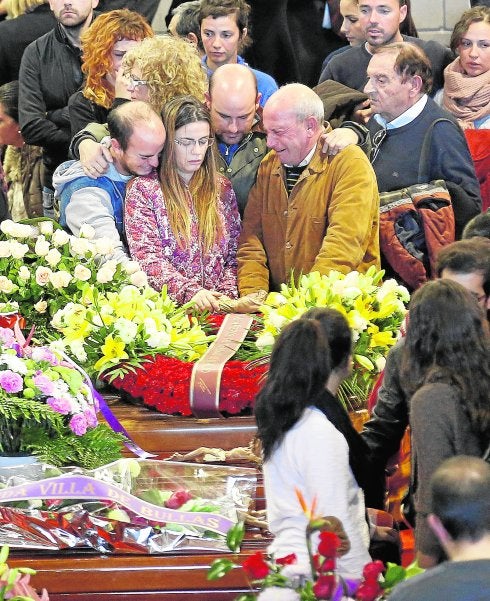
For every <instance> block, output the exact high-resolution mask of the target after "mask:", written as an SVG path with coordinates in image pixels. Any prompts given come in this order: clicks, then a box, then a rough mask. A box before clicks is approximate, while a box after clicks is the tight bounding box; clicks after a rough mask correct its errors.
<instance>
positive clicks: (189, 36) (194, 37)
mask: <svg viewBox="0 0 490 601" xmlns="http://www.w3.org/2000/svg"><path fill="white" fill-rule="evenodd" d="M186 38H187V39H188V40H189V41H190V42H192V43H193V44H194V45H195V46H197V45H198V43H199V39H198V37H197V35H196V34H195V33H194V32H193V31H189V33H188V34H187V35H186Z"/></svg>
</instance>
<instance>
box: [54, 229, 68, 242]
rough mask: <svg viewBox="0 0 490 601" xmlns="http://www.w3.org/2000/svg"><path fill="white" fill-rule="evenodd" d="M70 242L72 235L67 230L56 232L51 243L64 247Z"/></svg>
mask: <svg viewBox="0 0 490 601" xmlns="http://www.w3.org/2000/svg"><path fill="white" fill-rule="evenodd" d="M69 240H70V235H69V234H67V233H66V232H65V230H55V231H54V232H53V236H52V238H51V243H52V244H53V245H54V246H63V245H64V244H66V243H67V242H68V241H69Z"/></svg>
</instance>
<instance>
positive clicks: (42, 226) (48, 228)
mask: <svg viewBox="0 0 490 601" xmlns="http://www.w3.org/2000/svg"><path fill="white" fill-rule="evenodd" d="M37 227H38V228H39V231H40V232H41V234H44V235H45V236H46V235H48V236H49V235H50V234H52V233H53V229H54V228H53V222H52V221H40V222H39V223H38V224H37Z"/></svg>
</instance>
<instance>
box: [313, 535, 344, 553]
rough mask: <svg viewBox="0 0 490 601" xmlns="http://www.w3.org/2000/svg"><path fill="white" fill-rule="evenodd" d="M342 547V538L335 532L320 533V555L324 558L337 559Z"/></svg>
mask: <svg viewBox="0 0 490 601" xmlns="http://www.w3.org/2000/svg"><path fill="white" fill-rule="evenodd" d="M339 547H340V538H339V537H338V536H337V535H336V534H334V533H333V532H320V543H319V544H318V553H320V555H323V557H335V556H336V555H337V549H338V548H339Z"/></svg>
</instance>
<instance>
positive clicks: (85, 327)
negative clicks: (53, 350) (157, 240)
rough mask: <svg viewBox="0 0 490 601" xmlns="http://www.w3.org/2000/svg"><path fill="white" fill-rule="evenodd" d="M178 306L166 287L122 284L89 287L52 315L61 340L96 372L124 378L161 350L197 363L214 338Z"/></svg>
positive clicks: (162, 352) (185, 310)
mask: <svg viewBox="0 0 490 601" xmlns="http://www.w3.org/2000/svg"><path fill="white" fill-rule="evenodd" d="M187 309H188V307H187V306H183V307H177V305H176V304H175V303H174V302H173V301H172V299H171V298H170V297H169V296H168V294H167V291H166V289H165V288H164V289H163V290H162V291H161V292H156V291H155V290H153V289H152V288H149V287H143V288H137V287H136V286H133V285H130V284H128V285H125V286H122V287H121V288H120V289H119V290H118V291H117V292H106V293H104V292H99V291H98V290H97V289H96V288H95V287H91V288H88V289H87V290H86V291H85V294H84V296H83V297H82V298H81V299H80V302H69V303H67V304H66V305H65V306H64V307H63V308H61V309H59V310H58V311H57V312H56V313H55V315H54V316H53V320H52V322H51V324H52V326H53V327H54V328H55V329H56V330H57V331H58V332H60V334H62V338H61V340H60V344H62V345H63V346H64V347H65V348H67V350H69V351H70V352H71V354H73V355H74V356H75V357H76V359H77V360H78V361H80V362H81V363H83V364H86V365H87V369H88V370H89V372H90V373H91V374H94V375H99V376H100V375H102V374H105V375H107V376H108V377H109V378H110V379H111V380H112V379H114V378H116V377H124V375H125V374H126V373H128V372H129V371H134V368H136V367H140V366H141V365H142V362H143V361H146V360H148V359H149V358H150V357H152V356H155V355H157V354H164V355H166V356H168V357H173V358H177V359H180V360H183V361H195V360H196V359H198V358H199V357H200V356H201V355H202V354H203V352H204V351H205V350H206V349H207V347H208V344H209V341H210V338H209V336H208V335H207V333H206V331H205V330H204V329H203V327H202V324H201V323H200V322H199V321H198V320H197V319H196V318H194V317H192V316H191V315H189V314H188V311H187Z"/></svg>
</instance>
